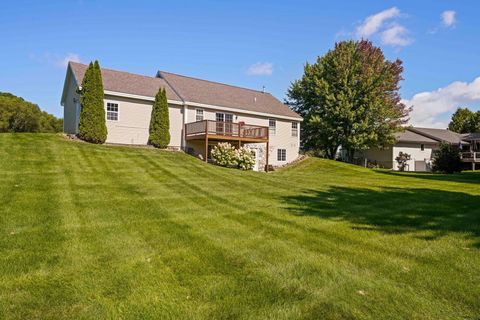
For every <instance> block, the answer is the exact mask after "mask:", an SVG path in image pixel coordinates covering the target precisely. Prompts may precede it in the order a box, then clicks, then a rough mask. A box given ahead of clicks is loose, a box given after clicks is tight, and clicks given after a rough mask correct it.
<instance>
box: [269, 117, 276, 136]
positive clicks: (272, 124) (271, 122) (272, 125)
mask: <svg viewBox="0 0 480 320" xmlns="http://www.w3.org/2000/svg"><path fill="white" fill-rule="evenodd" d="M275 131H277V121H276V120H275V119H268V132H269V133H270V134H271V135H275Z"/></svg>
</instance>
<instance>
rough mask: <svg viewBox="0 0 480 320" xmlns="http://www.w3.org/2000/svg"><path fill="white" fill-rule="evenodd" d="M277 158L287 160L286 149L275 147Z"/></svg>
mask: <svg viewBox="0 0 480 320" xmlns="http://www.w3.org/2000/svg"><path fill="white" fill-rule="evenodd" d="M277 160H278V161H287V150H285V149H277Z"/></svg>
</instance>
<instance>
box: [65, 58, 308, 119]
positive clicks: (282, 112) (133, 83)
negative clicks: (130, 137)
mask: <svg viewBox="0 0 480 320" xmlns="http://www.w3.org/2000/svg"><path fill="white" fill-rule="evenodd" d="M69 65H70V67H71V69H72V72H73V75H74V77H75V80H76V81H77V83H78V84H81V83H82V79H83V76H84V75H85V71H86V70H87V67H88V65H86V64H82V63H76V62H69ZM102 78H103V87H104V89H105V90H108V91H115V92H122V93H128V94H135V95H141V96H147V97H154V96H155V95H156V93H157V92H158V89H159V88H160V87H163V88H165V90H166V91H167V98H168V99H169V100H176V101H188V102H196V103H201V104H209V105H215V106H221V107H230V108H237V109H243V110H246V111H254V112H260V113H268V114H272V115H279V116H287V117H293V118H297V119H299V120H301V119H302V118H301V117H300V116H299V115H298V114H297V113H295V112H293V111H292V110H290V108H288V107H287V106H286V105H284V104H283V103H281V102H280V101H279V100H277V99H276V98H275V97H273V96H272V95H271V94H269V93H263V92H261V91H256V90H251V89H245V88H240V87H235V86H231V85H227V84H223V83H217V82H211V81H207V80H201V79H195V78H190V77H186V76H181V75H177V74H173V73H168V72H163V71H161V72H158V77H148V76H143V75H139V74H133V73H129V72H123V71H116V70H110V69H105V68H102Z"/></svg>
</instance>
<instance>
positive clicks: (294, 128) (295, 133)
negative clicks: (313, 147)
mask: <svg viewBox="0 0 480 320" xmlns="http://www.w3.org/2000/svg"><path fill="white" fill-rule="evenodd" d="M292 137H298V122H292Z"/></svg>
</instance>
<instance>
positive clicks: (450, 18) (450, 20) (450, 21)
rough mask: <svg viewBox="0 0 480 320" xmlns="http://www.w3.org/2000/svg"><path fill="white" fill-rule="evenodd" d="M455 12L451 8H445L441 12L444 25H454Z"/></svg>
mask: <svg viewBox="0 0 480 320" xmlns="http://www.w3.org/2000/svg"><path fill="white" fill-rule="evenodd" d="M455 14H456V12H455V11H453V10H446V11H443V12H442V23H443V25H444V26H445V27H447V28H449V27H453V26H454V25H455V20H456V19H455Z"/></svg>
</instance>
